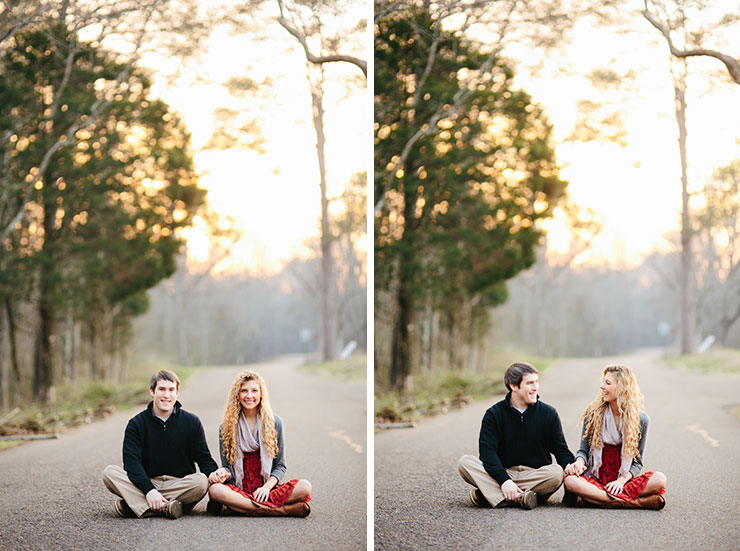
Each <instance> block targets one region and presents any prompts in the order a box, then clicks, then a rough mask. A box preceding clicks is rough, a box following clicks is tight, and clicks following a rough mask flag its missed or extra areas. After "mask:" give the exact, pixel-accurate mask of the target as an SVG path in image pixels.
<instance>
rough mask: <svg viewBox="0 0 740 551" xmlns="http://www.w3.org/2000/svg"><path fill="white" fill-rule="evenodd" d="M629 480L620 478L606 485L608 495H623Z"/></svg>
mask: <svg viewBox="0 0 740 551" xmlns="http://www.w3.org/2000/svg"><path fill="white" fill-rule="evenodd" d="M628 480H629V478H628V477H626V476H620V477H619V478H617V479H616V480H612V481H611V482H609V483H608V484H607V485H606V491H607V493H609V494H611V495H613V496H619V494H621V493H622V490H623V489H624V485H625V484H626V483H627V481H628Z"/></svg>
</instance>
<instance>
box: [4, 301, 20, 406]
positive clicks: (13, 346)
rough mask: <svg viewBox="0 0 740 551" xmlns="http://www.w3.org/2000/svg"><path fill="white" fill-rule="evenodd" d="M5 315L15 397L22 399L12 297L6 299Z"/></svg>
mask: <svg viewBox="0 0 740 551" xmlns="http://www.w3.org/2000/svg"><path fill="white" fill-rule="evenodd" d="M5 314H6V316H7V320H8V342H9V344H10V350H9V352H10V365H11V367H12V369H13V378H14V379H15V396H16V398H17V399H20V390H21V368H20V365H19V363H18V341H17V339H16V324H15V313H14V312H13V302H12V301H11V299H10V297H6V299H5Z"/></svg>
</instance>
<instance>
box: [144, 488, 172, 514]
mask: <svg viewBox="0 0 740 551" xmlns="http://www.w3.org/2000/svg"><path fill="white" fill-rule="evenodd" d="M146 502H147V504H148V505H149V508H150V509H151V510H152V511H163V510H164V508H165V507H166V506H167V500H166V499H165V498H164V497H163V496H162V494H160V493H159V492H158V491H157V490H149V492H148V493H147V494H146Z"/></svg>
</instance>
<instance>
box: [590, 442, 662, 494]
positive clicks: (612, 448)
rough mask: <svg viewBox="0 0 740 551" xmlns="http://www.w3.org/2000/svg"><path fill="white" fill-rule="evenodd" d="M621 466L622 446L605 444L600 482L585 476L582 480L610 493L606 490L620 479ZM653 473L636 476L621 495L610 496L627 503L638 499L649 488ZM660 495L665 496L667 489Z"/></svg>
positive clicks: (626, 485)
mask: <svg viewBox="0 0 740 551" xmlns="http://www.w3.org/2000/svg"><path fill="white" fill-rule="evenodd" d="M621 464H622V446H621V445H619V444H605V445H604V449H603V451H602V453H601V468H600V469H599V478H598V480H594V479H593V478H589V477H588V476H584V477H582V478H583V480H586V481H588V482H590V483H591V484H593V485H594V486H597V487H598V488H600V489H602V490H604V491H605V492H607V493H609V492H608V491H607V489H606V485H607V484H608V483H609V482H611V481H613V480H616V479H617V478H619V467H620V466H621ZM653 472H654V471H647V472H646V473H643V474H641V475H639V476H636V477H635V478H633V479H632V480H630V481H629V482H627V483H626V484H625V485H624V488H622V492H621V493H619V494H610V495H614V496H615V497H618V498H620V499H624V500H626V501H632V500H634V499H637V498H638V497H639V495H640V494H641V493H642V491H643V490H644V489H645V486H647V483H648V481H649V480H650V477H651V476H653ZM659 493H661V494H664V493H665V488H664V489H663V490H662V491H661V492H659Z"/></svg>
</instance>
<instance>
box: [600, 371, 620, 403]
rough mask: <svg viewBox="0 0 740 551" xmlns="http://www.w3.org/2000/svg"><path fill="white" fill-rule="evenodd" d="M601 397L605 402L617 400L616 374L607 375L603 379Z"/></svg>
mask: <svg viewBox="0 0 740 551" xmlns="http://www.w3.org/2000/svg"><path fill="white" fill-rule="evenodd" d="M599 388H600V389H601V395H602V396H603V397H604V401H605V402H609V403H611V402H613V401H614V400H616V399H617V377H616V376H615V375H614V373H606V374H605V375H604V377H603V378H602V379H601V386H600V387H599Z"/></svg>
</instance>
